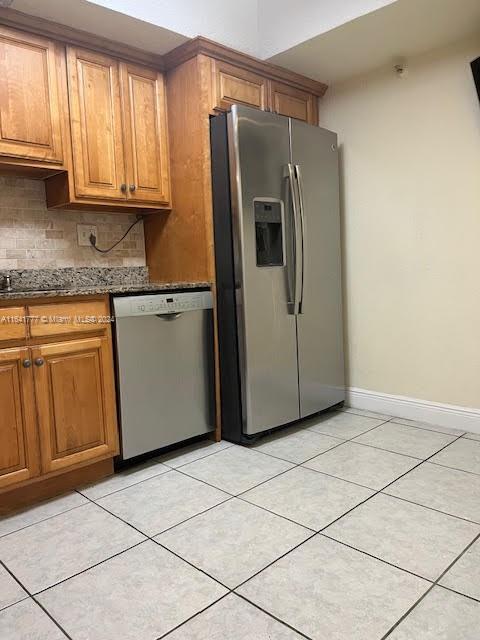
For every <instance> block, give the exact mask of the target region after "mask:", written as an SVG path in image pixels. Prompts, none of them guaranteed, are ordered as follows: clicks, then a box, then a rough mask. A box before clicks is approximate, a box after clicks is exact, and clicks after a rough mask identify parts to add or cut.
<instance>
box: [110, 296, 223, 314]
mask: <svg viewBox="0 0 480 640" xmlns="http://www.w3.org/2000/svg"><path fill="white" fill-rule="evenodd" d="M212 306H213V300H212V293H211V292H210V291H192V292H187V293H176V292H174V291H171V292H168V293H154V294H150V295H137V296H127V297H118V298H114V299H113V307H114V310H115V315H116V317H117V318H128V317H133V316H150V315H163V314H168V313H183V312H184V311H198V310H201V309H211V308H212Z"/></svg>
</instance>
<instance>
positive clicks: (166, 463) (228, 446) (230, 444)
mask: <svg viewBox="0 0 480 640" xmlns="http://www.w3.org/2000/svg"><path fill="white" fill-rule="evenodd" d="M220 442H222V440H220ZM223 442H228V445H227V446H226V447H222V448H221V449H219V450H218V451H212V452H211V453H207V454H206V455H205V456H201V457H200V458H195V460H189V461H188V462H183V463H182V464H179V465H178V466H177V467H172V466H171V465H169V464H168V462H162V464H164V465H166V466H167V467H169V468H170V469H174V470H176V469H179V468H180V467H185V466H186V465H187V464H192V463H193V462H197V461H198V460H205V458H210V456H215V455H217V453H221V452H222V451H226V450H227V449H230V448H231V447H233V446H235V442H230V440H223ZM215 444H216V443H215ZM180 450H181V449H179V451H180Z"/></svg>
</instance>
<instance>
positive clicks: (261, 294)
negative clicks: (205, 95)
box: [228, 106, 299, 434]
mask: <svg viewBox="0 0 480 640" xmlns="http://www.w3.org/2000/svg"><path fill="white" fill-rule="evenodd" d="M228 138H229V160H230V175H231V192H232V195H231V198H232V217H233V249H234V263H235V281H236V283H235V284H236V310H237V325H238V342H239V360H240V363H239V364H240V378H241V395H242V411H243V431H244V433H246V434H255V433H258V432H260V431H264V430H265V429H269V428H272V427H277V426H279V425H282V424H285V423H287V422H291V421H292V420H296V419H298V418H299V398H298V368H297V340H296V322H295V315H294V314H293V313H292V312H291V311H289V304H288V302H289V290H290V287H289V284H290V286H291V285H292V282H293V277H290V278H289V277H288V275H289V273H290V274H291V267H292V263H293V261H292V243H293V237H292V227H293V221H292V213H291V206H290V204H289V202H288V201H287V205H286V206H285V200H286V193H287V190H288V185H289V182H288V171H287V174H286V173H285V171H286V167H287V166H288V164H289V156H290V147H289V124H288V118H284V117H282V116H277V115H273V114H270V113H265V112H262V111H257V110H255V109H250V108H248V107H242V106H234V107H233V108H232V112H231V114H229V116H228ZM289 270H290V271H289Z"/></svg>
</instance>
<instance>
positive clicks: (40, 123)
mask: <svg viewBox="0 0 480 640" xmlns="http://www.w3.org/2000/svg"><path fill="white" fill-rule="evenodd" d="M58 55H60V50H59V49H57V47H56V45H55V44H54V43H53V42H52V41H51V40H48V39H46V38H42V37H40V36H35V35H32V34H27V33H23V32H21V31H15V30H13V29H8V28H6V27H3V26H0V154H1V155H3V156H10V157H13V158H23V159H26V160H29V161H39V162H45V163H54V164H60V165H61V164H62V163H63V149H62V135H61V120H60V118H61V115H60V114H61V108H60V101H59V89H58V78H57V56H58Z"/></svg>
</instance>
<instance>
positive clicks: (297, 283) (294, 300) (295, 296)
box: [283, 163, 302, 316]
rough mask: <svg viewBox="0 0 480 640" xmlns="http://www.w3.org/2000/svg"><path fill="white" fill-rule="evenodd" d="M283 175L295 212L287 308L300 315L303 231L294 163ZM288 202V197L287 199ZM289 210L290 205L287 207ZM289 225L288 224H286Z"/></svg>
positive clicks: (289, 260)
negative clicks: (301, 228)
mask: <svg viewBox="0 0 480 640" xmlns="http://www.w3.org/2000/svg"><path fill="white" fill-rule="evenodd" d="M283 177H284V178H285V179H286V181H287V183H288V191H287V193H288V194H289V196H290V201H291V203H292V212H293V251H294V255H293V260H292V259H291V258H292V256H290V254H289V253H288V252H287V259H286V266H287V288H288V301H287V308H288V313H289V314H290V315H294V316H296V315H298V313H299V309H300V288H301V282H302V281H301V277H302V273H301V268H302V264H301V252H302V248H301V244H302V238H301V231H300V223H299V213H298V210H299V197H298V182H297V180H296V174H295V169H294V166H293V164H291V163H289V164H287V165H285V168H284V173H283ZM285 201H286V203H288V198H286V199H285ZM286 210H287V211H288V210H289V207H288V206H287V207H286ZM286 226H287V225H286Z"/></svg>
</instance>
